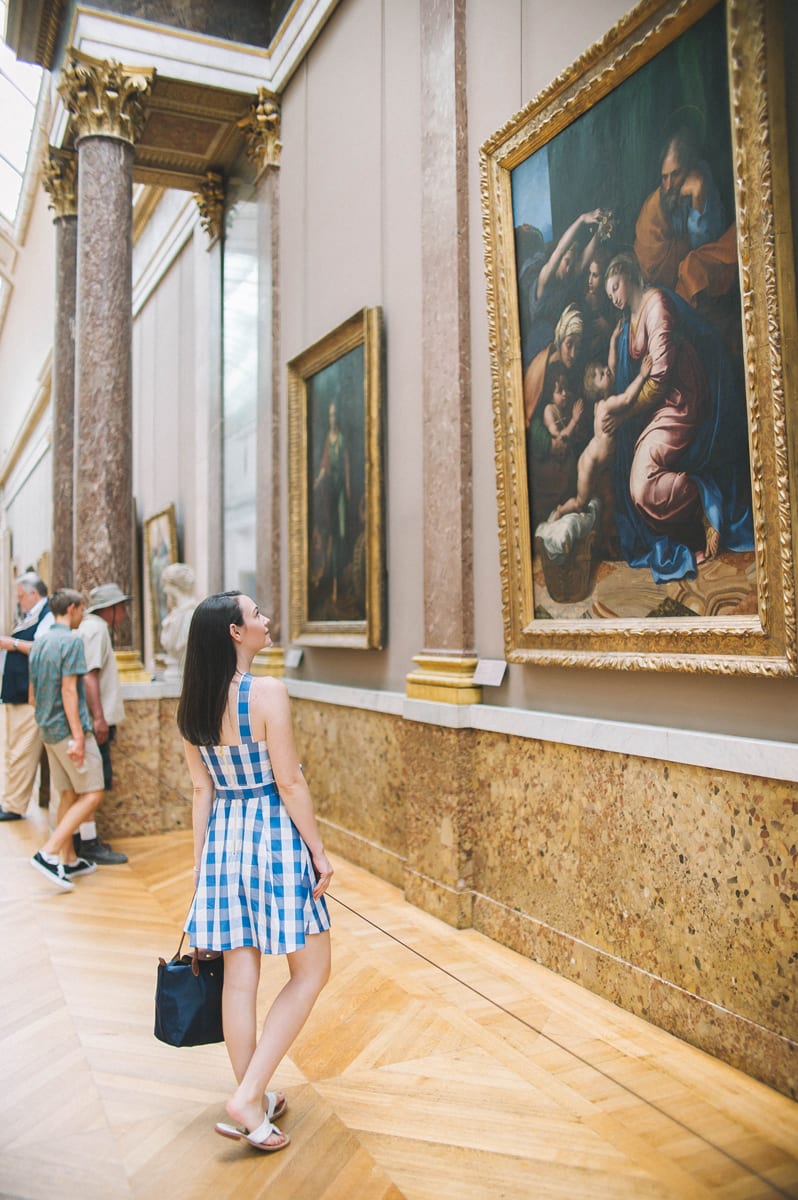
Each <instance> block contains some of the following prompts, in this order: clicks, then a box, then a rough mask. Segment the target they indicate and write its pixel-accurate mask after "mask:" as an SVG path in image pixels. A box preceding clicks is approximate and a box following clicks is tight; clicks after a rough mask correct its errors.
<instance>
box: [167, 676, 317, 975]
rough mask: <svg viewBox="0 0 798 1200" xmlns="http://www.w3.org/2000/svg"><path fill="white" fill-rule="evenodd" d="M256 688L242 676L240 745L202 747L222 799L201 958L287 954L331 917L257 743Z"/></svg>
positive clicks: (196, 938)
mask: <svg viewBox="0 0 798 1200" xmlns="http://www.w3.org/2000/svg"><path fill="white" fill-rule="evenodd" d="M251 684H252V676H251V675H244V676H242V678H241V683H240V684H239V690H238V706H237V707H238V730H239V738H240V745H237V746H200V747H199V752H200V754H201V755H202V760H203V762H204V763H205V765H206V767H207V768H208V771H209V773H210V776H211V779H212V780H213V782H214V786H215V789H216V796H215V798H214V802H213V805H212V807H211V812H210V817H209V819H208V833H207V836H206V838H205V846H204V849H203V851H202V861H201V864H200V871H199V884H198V886H197V893H196V895H195V897H194V901H193V903H192V905H191V909H190V911H189V914H188V917H187V919H186V933H187V934H188V935H189V937H190V939H191V944H192V945H193V946H198V947H199V948H200V949H201V950H233V949H235V948H236V947H238V946H257V947H258V948H259V949H260V950H261V952H262V953H263V954H288V953H290V952H291V951H293V950H299V949H301V947H302V946H304V944H305V938H306V937H307V935H308V934H311V933H321V932H322V930H324V929H329V928H330V916H329V913H328V911H327V904H326V902H325V900H324V897H323V896H321V897H320V898H319V899H318V900H314V898H313V887H314V884H315V874H314V871H313V864H312V862H311V858H310V851H309V850H308V848H307V846H306V845H305V843H304V842H303V841H302V838H301V837H300V836H299V832H298V831H297V828H296V826H295V825H294V823H293V821H292V820H291V818H290V817H289V815H288V813H287V811H286V809H285V806H284V804H283V802H282V800H281V799H280V794H279V792H278V791H277V784H276V783H275V782H274V773H273V771H272V766H271V762H270V760H269V751H268V750H267V748H266V743H265V742H256V741H254V740H253V738H252V731H251V728H250V723H249V689H250V685H251Z"/></svg>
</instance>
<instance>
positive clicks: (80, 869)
mask: <svg viewBox="0 0 798 1200" xmlns="http://www.w3.org/2000/svg"><path fill="white" fill-rule="evenodd" d="M96 870H97V864H96V863H94V862H89V860H88V859H87V858H79V859H78V861H77V862H73V863H64V871H65V872H66V877H67V879H74V878H75V876H76V875H91V874H92V872H93V871H96Z"/></svg>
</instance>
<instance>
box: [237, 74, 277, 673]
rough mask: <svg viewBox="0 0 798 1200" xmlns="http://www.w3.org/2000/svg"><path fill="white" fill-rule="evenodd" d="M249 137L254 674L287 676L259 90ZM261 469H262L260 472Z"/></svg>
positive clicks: (268, 182)
mask: <svg viewBox="0 0 798 1200" xmlns="http://www.w3.org/2000/svg"><path fill="white" fill-rule="evenodd" d="M238 125H239V128H241V129H242V130H243V132H244V136H245V138H246V152H247V157H248V158H249V159H250V161H251V162H252V163H253V164H254V167H255V184H256V189H257V206H258V321H259V326H260V330H261V336H260V339H259V343H258V345H259V353H258V448H257V456H258V464H259V469H258V481H257V505H258V519H257V528H258V543H257V547H256V555H257V558H256V564H255V570H256V578H257V590H258V603H259V604H260V606H261V608H262V609H263V611H264V612H266V613H268V614H269V616H270V617H271V635H272V645H271V646H270V647H269V648H268V649H267V650H263V651H262V652H261V653H260V654H258V655H257V657H256V659H255V662H254V663H253V672H254V673H255V674H259V675H284V674H285V650H284V647H283V645H282V644H281V643H282V640H283V624H282V606H281V557H282V554H281V550H282V547H281V538H280V530H281V527H282V522H281V505H280V494H281V493H280V479H281V462H280V415H281V414H280V373H281V364H280V344H279V335H280V321H279V318H280V308H279V286H280V280H279V216H280V210H279V202H280V188H279V183H280V172H279V166H280V152H281V150H282V145H281V143H280V106H279V103H278V101H277V98H276V97H275V96H274V95H272V93H271V92H269V91H267V89H266V88H259V89H258V95H257V98H256V99H255V100H254V101H253V103H252V104H251V105H250V108H249V111H248V113H247V115H246V116H245V117H243V118H242V120H240V121H239V122H238ZM261 467H262V469H261Z"/></svg>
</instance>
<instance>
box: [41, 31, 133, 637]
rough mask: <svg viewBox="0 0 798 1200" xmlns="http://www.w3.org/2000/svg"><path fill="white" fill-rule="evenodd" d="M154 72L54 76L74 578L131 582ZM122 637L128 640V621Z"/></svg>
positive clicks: (74, 68) (81, 62)
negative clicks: (67, 251) (142, 179)
mask: <svg viewBox="0 0 798 1200" xmlns="http://www.w3.org/2000/svg"><path fill="white" fill-rule="evenodd" d="M153 76H154V71H149V72H143V71H138V70H133V69H130V68H127V67H124V66H121V65H120V64H119V63H114V62H107V61H101V60H98V59H93V58H90V57H89V56H87V55H84V54H81V53H79V52H77V51H74V50H73V51H71V52H70V53H69V54H68V57H67V65H66V66H65V68H64V71H63V73H62V76H61V80H60V83H59V88H58V90H59V93H60V95H61V97H62V99H63V101H64V104H65V105H66V108H67V110H68V112H69V113H70V125H71V131H72V135H73V138H74V143H75V146H76V148H77V155H78V242H77V302H76V336H75V410H76V412H75V417H76V420H75V464H76V471H75V537H74V583H75V586H76V587H77V588H79V589H80V590H82V591H88V589H89V588H91V587H94V586H95V585H97V584H100V583H108V582H111V581H113V582H115V583H118V584H119V586H120V587H121V588H122V590H123V591H125V592H129V593H132V591H133V578H134V575H133V554H134V512H133V491H132V433H131V406H132V349H131V345H132V326H133V319H132V310H131V293H132V248H133V239H132V225H133V205H132V194H133V157H134V145H135V142H136V140H137V138H138V136H139V135H140V133H141V130H142V128H143V125H144V120H145V117H146V109H145V100H146V97H147V94H148V92H149V88H150V85H151V83H152V79H153ZM120 644H121V645H122V646H123V648H128V647H130V646H132V644H133V640H132V631H131V628H130V625H129V623H127V624H126V627H124V628H123V630H122V631H121V637H120Z"/></svg>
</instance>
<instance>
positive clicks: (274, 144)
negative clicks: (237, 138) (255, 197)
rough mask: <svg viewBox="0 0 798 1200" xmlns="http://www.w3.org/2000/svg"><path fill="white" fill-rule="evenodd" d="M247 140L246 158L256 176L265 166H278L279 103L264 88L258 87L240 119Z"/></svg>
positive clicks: (239, 124)
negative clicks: (256, 93)
mask: <svg viewBox="0 0 798 1200" xmlns="http://www.w3.org/2000/svg"><path fill="white" fill-rule="evenodd" d="M236 124H237V125H238V127H239V129H243V131H244V135H245V137H246V141H247V158H250V159H252V161H253V162H254V163H255V166H256V168H257V174H258V178H260V176H261V175H262V174H263V172H264V171H265V170H266V168H267V167H279V165H280V151H281V150H282V148H283V147H282V143H281V141H280V105H279V103H278V101H277V97H276V96H274V95H272V93H271V92H270V91H267V89H266V88H263V87H261V88H258V96H257V99H256V100H253V102H252V104H251V105H250V106H249V112H248V113H247V115H246V116H245V117H242V118H241V120H240V121H237V122H236Z"/></svg>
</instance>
